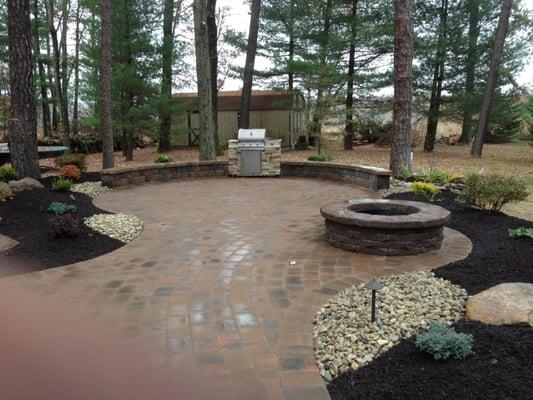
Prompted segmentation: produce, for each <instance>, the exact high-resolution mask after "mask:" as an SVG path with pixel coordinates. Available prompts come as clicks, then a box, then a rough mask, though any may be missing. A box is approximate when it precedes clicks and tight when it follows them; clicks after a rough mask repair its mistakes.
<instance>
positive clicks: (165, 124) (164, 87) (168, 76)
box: [159, 0, 174, 152]
mask: <svg viewBox="0 0 533 400" xmlns="http://www.w3.org/2000/svg"><path fill="white" fill-rule="evenodd" d="M173 22H174V0H165V6H164V11H163V48H162V49H161V55H162V70H161V74H162V76H161V100H162V105H161V109H160V113H159V121H160V126H159V151H160V152H164V151H170V128H171V124H172V113H171V110H170V102H171V100H172V52H173V47H174V29H173Z"/></svg>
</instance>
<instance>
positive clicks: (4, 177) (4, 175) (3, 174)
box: [0, 165, 19, 183]
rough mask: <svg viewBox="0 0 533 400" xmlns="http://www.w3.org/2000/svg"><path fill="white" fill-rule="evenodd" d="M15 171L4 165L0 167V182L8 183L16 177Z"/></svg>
mask: <svg viewBox="0 0 533 400" xmlns="http://www.w3.org/2000/svg"><path fill="white" fill-rule="evenodd" d="M18 177H19V176H18V174H17V171H15V168H13V167H9V166H7V165H4V166H3V167H0V182H4V183H8V182H9V181H14V180H17V179H18Z"/></svg>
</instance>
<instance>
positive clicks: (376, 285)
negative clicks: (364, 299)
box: [365, 279, 383, 322]
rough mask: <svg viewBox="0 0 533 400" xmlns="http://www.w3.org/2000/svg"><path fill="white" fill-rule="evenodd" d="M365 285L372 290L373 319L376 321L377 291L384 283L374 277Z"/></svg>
mask: <svg viewBox="0 0 533 400" xmlns="http://www.w3.org/2000/svg"><path fill="white" fill-rule="evenodd" d="M365 287H366V288H367V289H370V290H372V316H371V321H372V322H375V321H376V292H377V291H378V290H379V289H381V288H383V284H382V283H381V282H380V281H377V280H375V279H372V280H371V281H370V282H368V283H367V284H366V285H365Z"/></svg>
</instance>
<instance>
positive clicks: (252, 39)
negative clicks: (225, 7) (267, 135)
mask: <svg viewBox="0 0 533 400" xmlns="http://www.w3.org/2000/svg"><path fill="white" fill-rule="evenodd" d="M260 13H261V0H252V6H251V14H250V31H249V33H248V46H247V48H246V63H245V64H244V75H243V80H242V95H241V113H240V118H239V128H241V129H248V127H249V126H250V104H251V102H252V86H253V78H254V65H255V54H256V52H257V35H258V33H259V14H260Z"/></svg>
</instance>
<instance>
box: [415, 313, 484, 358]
mask: <svg viewBox="0 0 533 400" xmlns="http://www.w3.org/2000/svg"><path fill="white" fill-rule="evenodd" d="M473 343H474V338H473V336H472V335H468V334H466V333H458V332H456V331H455V329H453V328H450V327H448V326H446V325H443V324H440V323H437V322H432V323H431V325H430V327H429V329H428V330H427V331H425V332H423V333H419V334H418V335H417V336H416V342H415V344H416V347H417V348H418V349H419V350H420V351H423V352H425V353H428V354H431V356H432V357H433V358H434V359H435V360H448V359H450V358H451V359H455V360H464V359H465V358H467V357H469V356H470V355H472V354H473V351H472V345H473Z"/></svg>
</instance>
